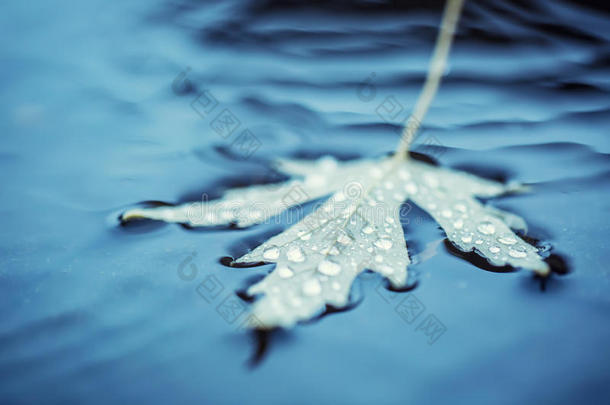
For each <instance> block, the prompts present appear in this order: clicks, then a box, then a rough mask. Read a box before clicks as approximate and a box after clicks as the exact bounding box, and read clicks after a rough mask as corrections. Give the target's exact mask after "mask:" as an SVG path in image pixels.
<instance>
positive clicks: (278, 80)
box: [0, 0, 610, 404]
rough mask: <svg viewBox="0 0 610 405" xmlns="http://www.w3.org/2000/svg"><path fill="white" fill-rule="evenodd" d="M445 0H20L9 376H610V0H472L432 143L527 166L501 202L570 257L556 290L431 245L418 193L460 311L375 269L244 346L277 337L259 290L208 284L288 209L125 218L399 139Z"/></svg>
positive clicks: (589, 379)
mask: <svg viewBox="0 0 610 405" xmlns="http://www.w3.org/2000/svg"><path fill="white" fill-rule="evenodd" d="M442 3H443V2H441V1H394V2H387V4H385V5H382V4H379V2H369V1H364V0H360V1H349V2H347V1H346V2H322V3H319V2H313V3H312V2H303V1H297V0H295V1H289V2H279V1H238V0H230V1H222V2H221V1H206V2H198V1H180V0H175V1H162V0H158V1H156V2H144V1H138V0H132V1H127V2H117V3H116V4H114V3H113V4H108V3H107V2H102V1H99V0H87V1H84V2H79V3H74V2H67V1H65V0H64V1H58V2H53V3H50V2H49V3H47V2H37V3H36V4H35V5H34V4H33V3H31V2H27V3H23V4H22V3H18V2H13V3H11V4H7V5H4V6H3V7H2V9H3V11H2V13H0V20H1V25H0V26H1V27H2V28H0V29H1V30H2V33H3V35H2V36H1V37H0V41H1V42H2V47H1V49H2V56H3V61H2V67H1V71H2V79H1V80H2V81H3V89H4V91H3V92H2V94H1V95H0V103H1V107H2V108H1V109H0V111H1V112H0V114H1V119H0V123H1V125H2V133H3V142H2V149H0V167H1V169H2V170H0V176H2V188H1V191H0V193H1V197H2V203H1V205H0V207H1V209H2V214H3V222H2V224H3V230H4V232H2V234H1V242H2V243H1V244H0V246H1V254H0V261H1V266H0V269H1V270H0V275H1V276H2V282H0V297H2V303H3V305H2V306H1V308H2V309H1V311H2V314H1V319H2V323H1V324H0V342H1V343H0V376H1V377H2V378H1V381H2V382H1V383H0V395H1V397H2V398H3V399H4V401H3V402H7V403H20V402H41V401H44V402H67V401H68V402H84V401H88V402H99V403H107V402H109V401H121V402H169V401H171V402H187V401H188V402H195V401H197V402H210V403H214V404H221V403H238V402H239V403H243V402H253V401H256V402H259V401H260V402H267V403H287V402H290V403H301V402H303V403H311V402H313V401H317V402H328V401H329V398H334V397H336V396H337V395H339V394H338V393H340V395H341V396H342V400H341V401H335V402H345V403H370V402H371V401H378V400H379V398H384V401H383V402H388V403H398V402H401V403H402V402H404V401H405V396H408V398H409V400H412V401H415V402H422V401H426V402H432V401H439V402H440V401H443V402H447V401H449V400H451V401H452V402H456V401H458V402H462V401H464V399H463V398H466V397H465V394H467V393H471V392H472V391H473V390H476V391H477V392H478V393H479V396H478V397H476V398H470V399H469V402H470V403H472V402H485V401H488V400H491V399H493V400H494V401H495V402H505V403H511V404H512V403H515V402H517V401H519V400H521V401H524V400H527V402H533V401H544V402H546V401H553V402H557V401H560V400H563V401H566V402H573V401H574V400H576V399H578V400H583V399H586V398H589V397H591V398H593V397H595V398H596V399H597V398H601V397H604V396H605V397H607V396H608V389H607V387H606V385H605V383H606V381H604V379H605V376H607V375H608V372H609V371H610V370H608V366H607V361H606V359H607V358H608V356H609V355H610V352H609V351H608V349H607V344H606V342H607V341H608V338H610V328H608V326H607V322H606V313H607V309H608V305H609V303H610V300H609V298H608V297H609V295H608V287H609V273H608V266H607V263H606V260H605V257H606V255H607V254H608V251H609V250H608V246H607V235H608V231H609V229H608V221H607V219H606V218H607V211H608V190H609V188H608V185H609V184H608V182H609V179H610V176H608V173H609V171H610V165H609V159H608V153H610V137H609V136H608V131H607V128H608V127H609V124H610V103H609V100H610V97H608V94H609V91H610V80H609V77H610V75H609V73H610V53H609V49H610V48H609V40H610V24H609V23H608V21H609V20H608V12H607V11H605V10H604V8H606V7H607V6H606V5H605V4H603V2H593V1H591V2H576V1H556V2H545V1H531V2H523V1H511V2H508V1H502V2H499V1H491V0H489V1H477V2H474V1H471V2H468V3H467V6H466V9H465V14H464V19H463V21H462V23H461V26H460V30H459V33H458V35H457V38H456V42H455V48H454V49H453V51H452V55H451V58H450V69H449V72H448V75H447V76H446V77H445V79H444V81H443V84H442V86H441V89H440V92H439V94H438V97H437V99H436V100H435V102H434V104H433V106H432V109H431V110H430V113H429V115H428V116H427V117H426V121H425V122H424V123H423V131H422V133H421V134H420V136H419V138H418V139H417V140H416V145H417V148H416V151H419V152H422V153H425V154H426V155H429V156H430V155H431V157H432V158H434V159H436V160H438V161H439V162H440V163H441V164H443V165H448V166H451V167H459V168H463V169H465V170H468V171H471V172H474V173H478V174H481V175H483V176H487V177H494V178H498V179H502V180H506V181H510V180H517V181H521V182H525V183H528V184H531V185H532V186H533V188H534V189H533V192H532V193H530V194H527V195H520V196H511V197H506V198H504V199H501V200H497V201H493V202H492V203H493V204H494V205H497V206H498V207H499V208H503V209H506V210H509V211H512V212H516V213H519V214H520V215H523V216H524V217H525V218H526V219H527V221H528V223H529V224H531V228H530V230H529V232H528V236H531V237H533V238H537V239H539V240H540V243H543V244H546V245H549V246H553V249H554V250H553V252H552V253H559V254H561V255H562V256H563V257H565V259H566V260H567V261H568V263H569V264H570V265H571V269H572V272H571V273H570V274H568V275H566V276H564V277H555V278H554V279H552V280H550V282H549V283H548V284H547V286H546V290H545V291H544V292H541V291H540V288H539V287H540V285H539V283H538V282H537V281H536V280H532V279H531V277H530V276H529V275H528V274H526V273H524V272H513V273H507V274H500V273H490V272H485V271H481V270H479V269H477V268H476V267H475V266H473V265H472V264H470V263H468V262H467V261H464V260H460V259H457V258H455V257H454V256H452V255H451V254H449V253H448V252H447V251H446V249H444V248H443V247H442V245H441V244H436V245H435V247H432V248H430V249H432V250H434V251H430V249H428V251H426V248H425V247H424V244H425V241H433V240H436V241H441V240H442V239H443V235H442V233H441V232H440V231H439V230H438V228H437V227H436V225H435V224H434V223H433V221H431V219H429V218H428V217H427V216H426V215H425V214H424V213H423V212H421V211H418V210H417V209H414V210H413V211H411V212H409V214H408V215H409V216H412V217H411V218H413V219H414V218H416V217H418V218H421V219H420V220H418V221H417V222H416V221H415V220H413V221H411V222H410V223H409V225H406V224H405V231H406V237H407V240H408V242H409V245H410V246H413V249H411V250H412V251H411V254H412V255H415V256H417V255H419V254H421V253H422V252H424V251H426V255H425V256H426V257H427V260H421V261H420V262H419V263H418V264H417V266H414V269H413V270H414V272H417V273H419V274H420V277H419V281H418V285H417V289H416V290H415V293H416V296H417V298H418V300H419V301H420V302H421V303H422V305H424V306H425V307H426V310H427V311H428V312H430V313H433V314H435V316H437V317H438V319H440V320H442V322H443V324H444V325H445V326H446V328H447V331H446V332H445V333H444V334H443V336H442V338H440V339H439V340H438V341H436V342H435V343H434V344H433V345H428V344H427V340H426V337H425V336H424V335H422V334H421V333H420V332H415V331H414V330H415V329H416V328H417V325H416V324H417V322H415V323H414V324H413V325H411V324H408V323H406V322H405V321H403V319H402V318H401V317H400V316H398V315H397V313H396V311H395V308H394V307H395V306H392V305H389V304H387V303H386V302H385V301H384V300H383V299H382V298H381V297H380V296H379V295H378V294H376V292H375V290H376V288H377V286H378V284H379V282H380V280H379V279H378V278H375V277H364V278H363V279H362V280H360V283H359V286H360V287H359V288H361V291H360V290H358V291H356V293H357V296H356V297H355V301H354V302H359V304H358V310H356V311H347V312H342V313H339V314H336V315H334V316H331V317H326V318H323V319H320V320H318V321H317V322H315V323H314V324H312V325H306V326H303V327H300V328H298V329H297V330H295V331H292V332H286V333H282V334H281V335H280V336H279V337H271V339H270V340H269V342H270V343H271V344H270V345H268V346H267V347H266V349H267V350H266V353H267V355H266V357H265V358H264V359H263V361H262V362H260V363H258V366H257V367H256V368H255V369H250V368H248V367H246V366H245V363H246V362H247V361H248V359H249V358H250V356H251V355H252V350H253V348H254V349H255V353H259V354H258V356H260V353H262V352H264V351H265V350H264V349H265V348H264V347H263V348H261V347H260V346H259V347H258V349H256V348H255V347H253V343H252V341H251V337H249V336H248V335H247V334H244V333H239V332H237V330H238V329H239V327H240V325H241V324H242V322H243V321H244V319H245V312H244V314H243V315H242V314H240V317H239V318H238V319H235V320H233V321H232V322H229V321H227V319H226V317H223V315H222V314H223V312H222V311H219V310H218V305H219V304H220V301H213V302H208V301H206V300H205V299H203V298H202V295H201V291H203V290H201V288H203V287H201V286H202V284H203V283H206V282H207V283H208V284H203V285H204V286H207V287H210V286H212V285H211V284H209V282H210V280H216V281H217V283H218V284H215V286H216V287H214V288H220V286H222V290H220V289H219V291H220V292H219V295H218V298H217V299H218V300H222V299H225V297H237V295H236V294H235V292H236V291H239V290H240V289H241V288H243V286H244V285H246V284H247V282H248V280H249V279H250V277H256V276H257V275H258V276H260V275H261V274H264V272H265V271H267V270H268V269H269V266H265V267H260V268H229V267H226V266H223V265H222V264H221V263H220V262H219V260H220V259H221V258H222V257H224V256H227V255H231V256H236V255H239V254H240V252H242V251H243V250H244V249H247V248H249V247H252V245H253V244H257V243H259V242H260V241H261V240H260V239H261V238H263V240H264V238H266V237H267V236H268V235H270V234H273V233H277V232H278V231H280V230H281V228H282V226H279V227H278V226H277V225H273V226H260V227H253V228H251V229H247V230H239V231H238V230H232V229H218V230H214V231H203V232H193V231H190V230H187V229H184V228H181V227H179V226H168V225H164V224H141V225H140V226H136V227H119V226H118V221H117V214H118V213H119V212H121V211H122V209H124V207H126V206H127V205H131V204H135V203H138V202H140V201H147V200H148V201H157V202H165V203H171V204H173V203H179V202H183V201H188V200H199V199H200V198H201V195H202V193H204V192H205V193H207V195H211V196H217V195H219V194H220V193H221V192H222V191H223V190H225V189H227V188H231V187H236V186H246V185H250V184H259V183H268V182H274V181H278V180H280V179H281V177H279V176H278V175H277V173H275V172H274V171H273V170H272V169H271V168H270V162H271V161H272V160H273V159H275V158H277V157H290V156H292V157H307V158H315V157H319V156H321V155H324V154H332V155H334V156H336V157H338V158H340V159H351V158H357V157H375V156H381V155H384V154H386V153H388V152H390V151H392V149H393V148H394V147H395V145H396V143H397V140H398V135H397V131H399V129H400V126H401V125H402V122H403V121H404V117H406V115H407V114H408V112H409V111H410V109H411V108H412V106H413V103H414V102H415V99H416V97H417V94H418V93H419V90H420V86H421V84H422V82H423V79H424V76H425V71H426V68H427V63H428V58H429V56H430V52H431V49H432V46H433V42H434V38H435V35H436V30H437V24H438V22H439V19H440V10H441V8H442ZM388 103H391V104H388ZM390 105H392V106H393V108H392V109H391V113H388V111H389V110H390V109H389V108H388V106H390ZM212 106H215V107H214V109H212V110H210V108H211V107H212ZM208 110H209V111H208ZM244 131H248V132H244ZM244 133H246V135H243V134H244ZM239 140H241V141H239ZM254 140H257V141H258V143H257V142H254ZM253 142H254V143H253ZM250 145H258V147H257V148H252V147H250ZM194 253H195V254H194ZM552 257H556V256H552ZM187 258H191V260H190V261H189V263H188V264H186V266H187V267H188V269H189V273H188V277H186V279H185V277H180V274H183V275H184V274H186V273H185V271H186V270H185V269H186V267H181V266H182V265H183V264H184V263H185V260H186V259H187ZM553 260H555V259H553ZM191 264H192V265H193V266H194V267H191V266H190V265H191ZM180 269H182V272H180V271H179V270H180ZM195 270H196V271H195ZM193 275H194V277H192V276H193ZM216 281H215V282H216ZM210 288H211V287H210ZM206 291H209V290H206ZM397 294H403V295H404V296H407V294H405V293H397ZM360 300H361V301H360ZM245 305H246V304H244V308H246V307H245ZM259 342H262V343H260V344H261V345H264V342H266V341H259ZM255 357H256V356H255ZM490 370H493V371H491V372H490ZM575 370H577V371H575ZM541 376H544V381H545V382H546V381H561V384H558V385H557V384H556V385H547V384H541V382H542V380H541V378H542V377H541ZM311 387H315V390H312V389H311ZM504 398H505V399H504Z"/></svg>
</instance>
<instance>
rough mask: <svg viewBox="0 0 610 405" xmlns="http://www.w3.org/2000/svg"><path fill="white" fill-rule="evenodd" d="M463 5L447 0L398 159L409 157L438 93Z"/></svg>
mask: <svg viewBox="0 0 610 405" xmlns="http://www.w3.org/2000/svg"><path fill="white" fill-rule="evenodd" d="M463 5H464V0H447V3H446V5H445V11H444V13H443V19H442V21H441V26H440V29H439V31H438V36H437V37H436V44H435V45H434V53H433V54H432V59H431V60H430V66H429V67H428V73H427V75H426V82H425V83H424V87H423V88H422V91H421V93H420V95H419V97H418V99H417V103H416V104H415V108H414V109H413V113H412V114H411V116H410V117H409V119H408V120H407V123H406V124H405V127H404V129H403V130H402V134H401V136H400V142H399V143H398V147H397V148H396V154H395V155H394V157H395V158H396V159H408V157H409V147H410V146H411V142H413V139H415V134H416V133H417V130H418V129H419V127H420V125H421V122H422V120H423V119H424V116H425V115H426V112H427V111H428V108H429V107H430V104H431V103H432V100H433V99H434V96H435V95H436V92H437V90H438V86H439V84H440V82H441V78H442V77H443V73H444V72H445V68H446V65H447V56H448V55H449V49H450V48H451V42H452V41H453V37H454V34H455V28H456V26H457V22H458V20H459V18H460V13H461V11H462V6H463Z"/></svg>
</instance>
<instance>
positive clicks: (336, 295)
mask: <svg viewBox="0 0 610 405" xmlns="http://www.w3.org/2000/svg"><path fill="white" fill-rule="evenodd" d="M462 4H463V0H449V1H448V2H447V7H446V9H445V13H444V16H443V22H442V23H441V30H440V31H439V36H438V39H437V43H436V47H435V51H434V55H433V57H432V62H431V64H430V69H429V71H428V75H427V78H426V82H425V84H424V87H423V90H422V94H421V95H420V97H419V98H418V100H417V103H416V105H415V108H414V112H413V114H412V116H411V118H410V120H409V122H408V124H407V125H406V126H405V129H404V131H403V134H402V137H401V141H400V143H399V146H398V148H397V151H396V153H395V154H394V156H393V157H388V158H383V159H379V160H371V159H363V160H357V161H350V162H338V161H336V160H335V159H333V158H331V157H325V158H322V159H319V160H317V161H313V162H312V161H304V160H284V161H280V162H279V163H278V168H279V170H281V171H283V172H284V173H286V174H289V175H291V176H292V177H293V178H292V179H291V180H288V181H286V182H284V183H280V184H274V185H263V186H252V187H249V188H245V189H234V190H229V191H228V192H226V193H225V195H224V196H223V197H222V198H220V199H218V200H215V201H210V202H207V201H202V202H196V203H190V204H183V205H180V206H177V207H157V208H144V209H133V210H129V211H127V212H125V213H124V214H123V215H122V220H123V221H130V220H134V219H139V218H149V219H156V220H163V221H168V222H180V223H185V224H188V225H191V226H215V225H222V224H225V225H226V224H230V223H233V224H235V225H236V226H238V227H246V226H251V225H254V224H257V223H261V222H263V221H265V220H266V219H268V218H270V217H271V216H275V215H278V214H279V213H281V212H283V211H284V210H286V209H288V208H290V207H294V206H297V205H300V204H302V203H304V202H306V201H310V200H314V199H317V198H320V197H323V196H326V195H330V194H331V193H332V196H331V197H330V198H329V199H328V200H327V201H325V202H324V203H323V204H322V205H321V206H320V207H319V208H318V209H316V210H315V211H314V212H312V213H311V214H309V215H308V216H306V217H305V218H303V219H302V220H301V221H299V222H298V223H296V224H295V225H293V226H291V227H289V228H288V229H286V230H285V231H283V232H282V233H280V234H278V235H276V236H274V237H272V238H271V239H269V240H268V241H266V242H265V243H263V244H262V245H260V246H258V247H257V248H255V249H254V250H253V251H251V252H249V253H247V254H245V255H244V256H242V257H240V258H239V259H237V260H236V261H235V262H234V263H257V262H267V263H277V266H276V267H275V269H274V270H273V271H272V272H271V273H270V274H268V275H267V276H266V277H265V278H264V279H263V280H261V281H260V282H258V283H257V284H255V285H253V286H251V287H250V288H249V289H248V294H250V295H257V294H262V295H263V296H262V297H261V298H260V299H258V300H257V301H256V302H255V303H254V306H253V309H252V312H253V313H254V315H255V316H256V317H257V318H258V321H259V323H260V325H262V327H265V328H271V327H276V326H282V327H290V326H292V325H294V324H295V323H296V322H298V321H302V320H307V319H310V318H311V317H313V316H315V315H316V314H317V313H319V312H321V311H322V310H324V308H325V307H326V306H333V307H343V306H345V305H346V304H347V302H348V299H349V293H350V289H351V286H352V283H353V282H354V280H355V278H356V277H357V276H358V275H359V274H360V273H361V272H362V271H364V270H365V269H370V270H373V271H375V272H378V273H380V274H381V275H383V276H384V277H386V278H387V279H388V280H389V281H390V283H391V284H392V285H393V286H394V287H403V286H404V285H405V284H406V282H407V267H408V265H409V264H410V260H409V255H408V252H407V246H406V243H405V239H404V234H403V229H402V225H401V221H400V220H401V215H400V208H401V206H402V205H403V203H404V202H405V201H411V202H413V203H415V204H416V205H418V206H419V207H420V208H422V209H423V210H425V211H426V212H428V213H429V214H430V215H431V216H432V217H433V218H434V219H435V220H436V222H437V223H438V224H439V225H440V226H441V228H442V229H443V230H444V231H445V233H446V235H447V238H448V240H449V241H451V243H453V244H454V245H455V246H456V247H457V248H458V249H460V250H462V251H464V252H470V251H474V252H476V253H477V254H479V255H481V256H482V257H484V258H486V259H487V260H488V261H489V262H490V263H491V264H492V265H495V266H506V265H509V266H513V267H523V268H527V269H530V270H532V271H534V272H536V273H537V274H539V275H541V276H546V275H548V274H549V272H550V269H549V266H548V264H547V263H546V262H544V261H543V259H542V257H541V256H540V255H539V254H538V249H537V248H536V247H534V246H532V245H530V244H528V243H527V242H525V241H524V240H523V239H522V238H520V237H519V236H518V235H517V234H516V233H515V232H513V229H515V230H525V227H526V225H525V221H524V220H523V219H522V218H520V217H518V216H517V215H514V214H511V213H508V212H504V211H501V210H498V209H496V208H493V207H491V206H488V205H485V204H482V203H481V202H479V200H478V199H477V197H485V198H490V197H496V196H499V195H502V194H505V193H508V192H514V191H522V190H524V188H523V187H522V186H520V185H518V184H508V185H504V184H501V183H497V182H494V181H490V180H485V179H482V178H478V177H476V176H473V175H470V174H467V173H464V172H458V171H454V170H451V169H446V168H442V167H435V166H433V165H430V164H427V163H422V162H418V161H415V160H413V159H411V158H410V157H409V154H408V150H409V145H410V144H411V142H412V140H413V139H414V137H415V134H416V132H417V130H418V128H419V125H420V122H421V120H422V119H423V117H424V115H425V113H426V111H427V110H428V107H429V106H430V103H431V101H432V99H433V96H434V94H435V93H436V90H437V88H438V85H439V83H440V79H441V77H442V75H443V72H444V70H445V66H446V59H447V55H448V52H449V48H450V44H451V40H452V38H453V33H454V30H455V26H456V24H457V19H458V16H459V12H460V10H461V7H462ZM321 173H323V174H321Z"/></svg>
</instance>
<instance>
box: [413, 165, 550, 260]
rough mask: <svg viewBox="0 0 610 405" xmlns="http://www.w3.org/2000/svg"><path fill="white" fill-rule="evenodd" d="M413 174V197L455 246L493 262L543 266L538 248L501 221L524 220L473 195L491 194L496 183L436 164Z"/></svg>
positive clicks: (514, 222) (516, 221)
mask: <svg viewBox="0 0 610 405" xmlns="http://www.w3.org/2000/svg"><path fill="white" fill-rule="evenodd" d="M415 171H416V172H417V169H416V170H415ZM415 177H416V179H417V184H416V185H415V187H417V189H418V193H416V194H415V195H413V197H412V198H413V200H414V201H415V203H417V204H418V205H419V206H421V207H422V208H423V209H425V210H426V211H427V212H428V213H430V215H432V217H434V219H435V220H436V221H437V222H438V223H439V225H441V227H442V228H443V230H444V231H445V232H446V234H447V237H448V239H449V240H450V241H451V242H452V243H453V244H455V245H456V246H457V247H458V248H460V249H461V250H463V251H476V252H478V253H479V254H481V255H482V256H484V257H485V258H487V260H488V261H489V262H490V263H491V264H493V265H495V266H505V265H511V266H514V267H526V268H531V269H539V270H540V271H544V269H546V267H547V266H546V264H545V263H544V262H543V261H542V259H541V257H540V256H539V255H538V249H537V248H536V247H534V246H531V245H530V244H528V243H526V242H525V241H524V240H522V239H521V238H520V237H519V236H517V235H516V234H515V233H514V232H513V231H512V230H511V229H510V227H509V224H507V223H506V222H505V220H506V219H507V218H509V219H511V224H521V223H524V221H523V220H522V219H521V218H519V217H517V216H515V215H514V214H508V213H504V212H502V211H500V210H498V209H496V208H492V207H487V206H485V205H483V204H481V203H480V202H479V201H478V200H477V199H476V198H475V192H477V191H478V194H479V195H487V194H492V195H493V193H495V192H497V185H496V184H493V183H490V182H488V181H487V180H483V179H478V178H474V177H472V176H469V175H462V176H461V177H460V176H456V172H449V171H448V170H446V169H440V168H435V169H434V170H429V169H428V168H426V170H425V172H423V173H422V174H421V176H415ZM473 182H476V186H473ZM486 187H487V189H486Z"/></svg>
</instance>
